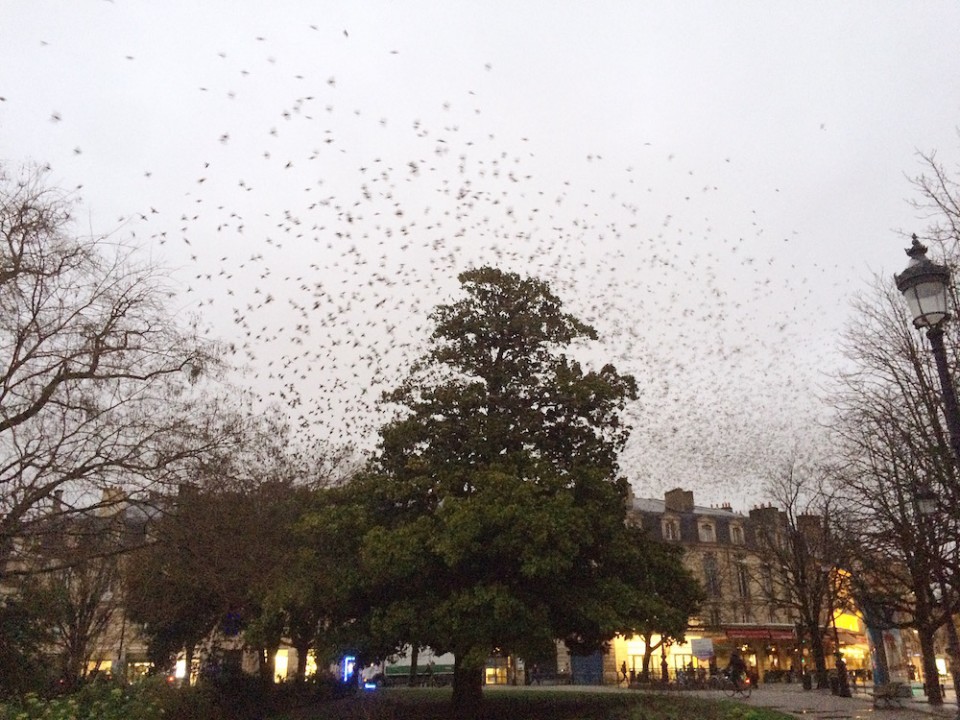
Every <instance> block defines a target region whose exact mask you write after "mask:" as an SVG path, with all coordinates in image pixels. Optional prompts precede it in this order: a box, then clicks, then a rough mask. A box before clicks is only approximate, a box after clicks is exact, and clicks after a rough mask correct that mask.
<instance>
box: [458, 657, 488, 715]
mask: <svg viewBox="0 0 960 720" xmlns="http://www.w3.org/2000/svg"><path fill="white" fill-rule="evenodd" d="M461 658H462V655H460V654H457V655H455V656H454V660H453V717H455V718H457V720H479V718H480V703H481V701H482V700H483V668H482V667H471V666H467V665H465V664H464V663H463V660H462V659H461Z"/></svg>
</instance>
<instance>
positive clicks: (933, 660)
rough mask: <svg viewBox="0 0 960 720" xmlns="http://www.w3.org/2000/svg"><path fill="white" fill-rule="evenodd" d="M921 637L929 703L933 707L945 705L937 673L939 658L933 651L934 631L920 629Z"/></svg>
mask: <svg viewBox="0 0 960 720" xmlns="http://www.w3.org/2000/svg"><path fill="white" fill-rule="evenodd" d="M917 634H918V635H919V636H920V658H921V661H922V664H923V687H924V689H925V690H926V693H927V702H928V703H930V704H931V705H943V696H942V695H941V694H940V673H939V672H938V671H937V656H936V654H935V653H934V649H933V631H932V630H929V629H927V628H921V629H918V631H917Z"/></svg>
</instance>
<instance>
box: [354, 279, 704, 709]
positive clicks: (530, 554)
mask: <svg viewBox="0 0 960 720" xmlns="http://www.w3.org/2000/svg"><path fill="white" fill-rule="evenodd" d="M460 282H461V284H462V286H463V289H464V291H465V295H466V297H465V298H464V299H462V300H460V301H458V302H456V303H454V304H451V305H442V306H440V307H438V308H437V309H436V311H435V312H434V314H433V316H432V317H433V320H434V321H435V323H436V329H435V331H434V333H433V345H432V349H431V351H430V352H429V353H428V354H427V356H426V357H425V358H424V361H423V363H421V364H420V365H418V366H417V367H416V368H415V369H414V370H413V372H412V373H411V375H410V377H409V378H408V380H407V381H406V382H405V383H404V384H403V385H402V386H401V387H400V388H398V389H397V390H396V391H394V392H393V393H391V394H390V395H389V396H388V398H387V399H388V400H390V401H391V402H393V403H396V404H397V405H398V406H400V408H401V415H400V417H399V418H398V419H397V420H396V421H394V422H392V423H390V424H388V425H387V426H386V427H384V428H383V430H382V443H381V446H380V452H379V455H378V458H377V462H376V463H375V464H374V466H373V467H372V470H371V472H370V473H369V474H368V475H367V476H365V477H363V478H360V479H358V480H357V481H356V482H355V483H354V485H353V493H354V495H353V496H354V497H355V498H357V499H358V500H359V501H360V502H361V504H362V505H363V508H364V512H365V514H366V515H365V517H366V518H367V522H368V525H367V526H366V528H365V532H364V533H363V535H362V538H358V540H361V542H358V551H359V560H360V562H361V566H362V569H363V583H362V589H361V590H360V594H361V595H362V596H363V598H364V600H365V601H366V602H367V612H366V613H358V614H360V615H365V616H366V617H369V618H370V620H369V623H370V632H371V634H372V635H374V636H377V637H379V638H380V640H381V644H382V645H383V646H386V647H389V646H390V645H391V644H392V645H394V646H399V645H403V644H414V645H421V646H423V645H429V646H430V647H432V648H434V649H435V650H438V651H441V652H442V651H452V652H453V653H454V654H455V656H456V658H457V664H458V666H457V669H456V670H455V680H454V691H455V692H454V698H455V704H458V703H456V701H457V700H460V701H461V702H460V703H459V707H460V708H461V710H465V711H470V712H472V710H471V707H472V706H473V705H475V704H476V700H478V699H479V693H480V682H479V681H480V669H481V668H482V667H483V663H484V661H485V660H486V658H487V657H488V656H489V655H491V654H493V653H495V652H501V653H518V654H521V655H523V654H525V653H529V654H531V655H536V654H540V653H542V652H543V648H544V646H546V645H547V644H549V643H550V642H552V641H553V640H554V639H557V638H561V639H564V640H566V641H567V642H568V645H570V646H571V648H573V649H576V650H582V651H592V650H594V649H597V648H599V647H601V646H602V645H603V644H604V643H605V642H607V641H608V640H610V639H611V638H612V637H613V636H614V635H615V634H616V633H618V632H623V631H629V630H632V629H634V628H636V627H639V626H640V625H641V624H642V623H644V622H649V621H651V618H653V617H655V616H656V615H657V614H658V613H659V614H660V615H662V616H664V617H665V616H666V612H665V609H664V607H663V602H662V601H661V600H659V599H658V598H657V596H656V595H655V592H654V581H655V580H656V581H659V582H664V581H666V582H667V583H669V581H670V579H671V578H672V577H673V576H674V575H677V576H678V577H680V578H681V582H682V583H684V584H686V583H688V578H687V577H686V576H685V575H683V572H682V570H681V569H680V560H679V557H678V556H676V555H673V554H670V553H665V551H663V550H662V549H658V548H654V547H652V546H651V545H650V544H649V543H648V542H647V541H646V540H645V538H644V537H643V535H642V534H641V533H639V532H637V531H635V530H633V529H631V528H628V527H627V526H626V525H625V499H626V482H625V481H624V480H622V479H620V478H619V477H618V469H617V456H618V453H619V451H620V450H621V449H622V447H623V444H624V442H625V441H626V439H627V435H628V432H629V428H627V427H626V426H624V424H623V423H622V422H621V420H620V415H621V413H622V411H623V410H624V408H625V406H626V404H627V403H628V402H630V401H631V400H633V399H634V398H635V394H636V388H635V383H634V380H633V378H632V377H630V376H624V375H620V374H619V373H618V372H617V371H616V369H615V368H613V366H611V365H605V366H603V368H602V369H601V370H600V371H599V372H596V371H585V370H584V369H583V368H582V367H581V366H580V364H579V363H578V362H576V361H574V360H573V359H572V358H571V357H570V356H569V355H567V354H566V352H568V351H570V350H571V349H572V346H573V344H574V343H576V342H578V341H586V340H594V339H596V333H595V331H594V330H593V329H592V328H591V327H589V326H588V325H586V324H585V323H582V322H581V321H579V320H577V319H576V318H574V317H573V316H571V315H568V314H565V313H563V312H562V311H561V307H560V301H559V300H558V299H557V298H556V296H554V295H553V294H552V293H551V292H550V289H549V287H548V286H547V285H546V284H545V283H542V282H540V281H538V280H533V279H523V278H521V277H519V276H518V275H516V274H512V273H505V272H502V271H500V270H497V269H494V268H480V269H477V270H472V271H469V272H465V273H462V274H461V275H460ZM653 568H655V570H656V573H657V574H656V576H655V577H654V576H651V575H650V573H649V572H648V571H650V570H651V569H653ZM684 587H686V585H684ZM687 594H689V593H687ZM687 607H688V606H683V609H686V608H687ZM684 620H685V618H684ZM671 623H673V618H671ZM671 627H673V624H671ZM465 684H466V685H467V686H469V688H470V690H469V691H468V692H467V693H466V694H465V695H459V694H458V693H459V692H460V691H462V690H463V687H464V685H465Z"/></svg>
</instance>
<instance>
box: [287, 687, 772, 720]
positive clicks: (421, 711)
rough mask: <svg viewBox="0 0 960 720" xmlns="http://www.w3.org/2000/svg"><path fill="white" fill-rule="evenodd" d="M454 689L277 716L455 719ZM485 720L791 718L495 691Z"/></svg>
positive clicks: (588, 695)
mask: <svg viewBox="0 0 960 720" xmlns="http://www.w3.org/2000/svg"><path fill="white" fill-rule="evenodd" d="M450 717H451V715H450V692H449V690H415V691H410V690H403V691H387V692H382V691H378V692H376V693H371V694H362V695H357V696H354V697H349V698H344V699H341V700H337V701H334V702H324V703H321V704H318V705H316V706H313V707H310V708H304V709H301V710H297V711H292V712H288V713H278V714H277V715H275V716H274V717H273V718H272V719H271V720H320V719H321V718H323V720H361V718H362V719H363V720H387V719H388V718H389V720H450ZM479 718H480V720H789V718H790V716H789V715H785V714H784V713H780V712H777V711H775V710H768V709H765V708H755V707H748V706H745V705H742V704H739V703H733V702H728V701H724V700H719V699H718V700H711V699H703V698H696V697H687V696H683V695H677V694H674V693H670V694H665V695H648V694H645V693H639V692H629V693H626V692H624V693H609V692H605V693H604V692H595V691H592V690H583V691H561V692H557V691H549V690H546V691H535V690H530V689H524V690H522V691H519V692H517V691H504V692H493V693H490V695H489V696H488V697H487V698H486V700H485V702H484V706H483V710H482V712H481V713H480V715H479Z"/></svg>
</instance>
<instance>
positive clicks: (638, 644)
mask: <svg viewBox="0 0 960 720" xmlns="http://www.w3.org/2000/svg"><path fill="white" fill-rule="evenodd" d="M646 649H647V644H646V643H645V642H644V641H643V640H641V639H640V636H639V635H634V636H633V637H632V638H630V639H629V640H627V655H643V653H644V651H646Z"/></svg>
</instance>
